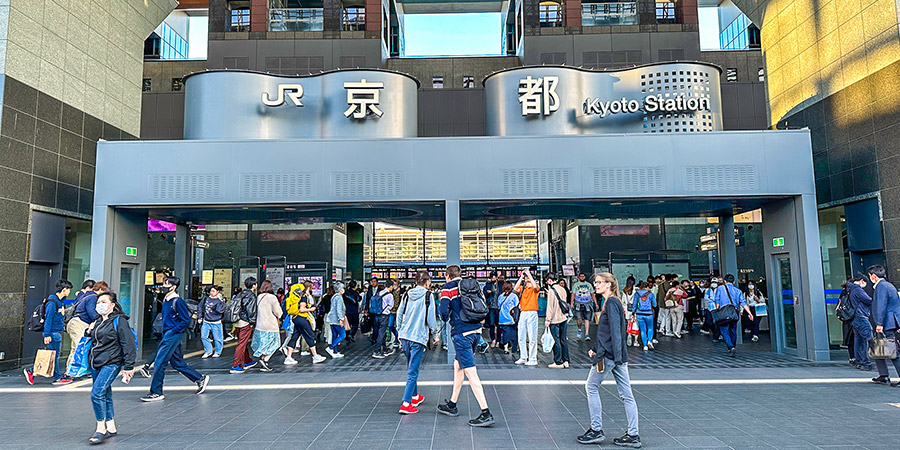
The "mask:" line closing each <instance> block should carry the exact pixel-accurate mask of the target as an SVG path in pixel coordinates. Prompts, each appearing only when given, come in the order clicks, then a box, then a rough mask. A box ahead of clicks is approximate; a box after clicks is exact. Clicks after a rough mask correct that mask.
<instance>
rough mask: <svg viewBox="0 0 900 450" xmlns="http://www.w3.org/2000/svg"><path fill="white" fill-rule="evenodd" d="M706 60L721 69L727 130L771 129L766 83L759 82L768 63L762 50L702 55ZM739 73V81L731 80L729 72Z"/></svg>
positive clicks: (705, 53) (723, 111)
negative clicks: (767, 107)
mask: <svg viewBox="0 0 900 450" xmlns="http://www.w3.org/2000/svg"><path fill="white" fill-rule="evenodd" d="M700 57H701V58H702V60H703V61H705V62H708V63H712V64H715V65H717V66H719V67H721V68H722V84H721V89H722V116H723V117H722V119H723V125H724V127H725V129H726V130H763V129H766V128H768V115H767V114H766V84H765V81H764V80H763V81H760V80H759V70H760V69H763V78H764V79H765V62H764V61H763V56H762V52H760V51H759V50H738V51H733V50H732V51H715V52H702V53H701V54H700ZM732 68H733V69H736V70H737V81H733V82H732V81H728V78H727V72H728V69H732Z"/></svg>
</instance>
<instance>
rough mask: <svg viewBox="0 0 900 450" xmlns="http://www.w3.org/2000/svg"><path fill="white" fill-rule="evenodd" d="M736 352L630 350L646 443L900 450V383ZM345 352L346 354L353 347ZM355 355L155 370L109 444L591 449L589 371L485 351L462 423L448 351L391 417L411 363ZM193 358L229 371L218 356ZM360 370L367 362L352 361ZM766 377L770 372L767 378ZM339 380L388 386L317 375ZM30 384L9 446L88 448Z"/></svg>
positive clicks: (11, 420) (83, 400) (128, 398)
mask: <svg viewBox="0 0 900 450" xmlns="http://www.w3.org/2000/svg"><path fill="white" fill-rule="evenodd" d="M691 341H693V342H691ZM576 345H580V344H576ZM759 345H760V344H757V346H759ZM704 349H706V350H704ZM366 350H367V349H366ZM740 350H741V353H740V355H739V357H738V359H737V360H731V361H732V362H729V360H725V359H724V358H722V359H721V361H722V363H721V364H720V363H718V361H720V359H719V357H717V356H716V353H721V349H719V348H718V347H712V346H711V345H709V344H707V343H706V340H705V339H699V338H695V339H692V340H688V341H678V342H668V341H663V345H661V346H660V350H658V351H657V352H656V353H654V354H651V355H643V354H642V352H641V351H640V350H638V351H637V352H631V353H632V355H631V359H630V361H631V363H630V364H631V365H632V366H633V368H632V378H633V379H635V380H636V381H635V383H636V384H635V387H634V391H635V395H636V398H637V402H638V407H639V410H640V415H641V417H640V420H641V422H640V427H641V437H642V439H643V441H644V445H645V447H646V448H654V449H657V448H682V449H683V448H779V449H780V448H859V449H861V448H870V449H893V450H896V449H897V448H900V426H898V424H900V407H898V406H900V389H893V388H888V387H883V386H875V385H873V384H871V383H867V382H865V378H864V377H868V376H870V374H864V373H861V372H858V371H855V370H853V369H851V368H849V367H845V366H842V365H839V364H815V363H809V362H805V361H800V360H796V359H792V358H790V357H785V356H779V355H774V354H772V353H768V352H765V351H764V350H765V348H759V347H757V348H754V347H752V346H750V345H749V344H747V345H743V346H741V348H740ZM709 351H711V352H712V353H708V352H709ZM346 353H348V355H349V354H351V351H349V348H348V350H347V351H346ZM358 353H359V354H358V355H356V356H348V358H346V359H345V360H344V361H341V362H340V363H339V364H336V363H335V362H334V361H332V360H329V361H328V362H326V363H324V364H322V365H317V366H315V367H312V368H311V367H308V366H309V364H308V363H303V364H301V365H300V366H295V367H290V368H286V367H284V366H280V364H276V366H277V367H278V370H277V371H276V372H275V373H271V374H264V373H259V372H253V373H248V374H245V375H225V374H224V373H222V370H221V369H220V368H215V369H214V368H213V367H209V368H206V369H201V370H205V371H207V372H210V373H212V374H213V375H212V376H213V380H212V387H211V389H210V390H209V391H208V392H207V393H205V394H203V395H200V396H197V395H193V394H192V393H190V392H187V391H185V390H178V389H175V388H170V389H169V390H168V391H167V392H166V394H167V398H166V400H165V401H164V402H161V403H156V404H142V403H141V402H140V401H138V399H137V397H138V396H139V395H142V394H143V392H145V389H146V386H147V385H148V381H149V380H146V379H136V380H134V381H132V383H131V385H130V386H127V387H124V386H122V385H120V384H118V382H117V385H116V387H117V392H116V397H115V399H116V418H117V422H118V424H119V429H120V436H118V437H116V438H114V440H113V441H109V442H107V443H106V444H105V447H114V448H128V449H131V448H135V449H139V448H152V449H169V448H171V449H203V448H216V449H221V448H256V449H263V448H273V449H281V448H291V449H293V448H309V449H316V450H320V449H321V450H325V449H355V448H364V449H367V450H377V449H388V448H397V449H468V448H478V449H556V448H571V449H574V448H583V447H582V446H580V445H579V444H577V443H576V442H575V440H574V438H575V436H576V435H578V434H579V433H580V432H582V431H583V430H584V428H586V426H587V424H588V421H589V419H588V415H587V405H586V402H585V394H584V388H583V385H582V384H581V382H580V380H583V378H584V377H585V376H586V369H585V368H583V367H579V368H576V369H569V370H556V371H554V370H551V369H546V368H523V367H520V366H515V365H511V364H509V362H508V361H507V355H491V354H489V355H486V356H483V357H480V358H482V361H484V362H485V364H484V365H483V366H482V367H481V369H480V371H479V372H480V375H481V377H482V379H484V380H486V381H487V382H489V383H491V384H489V385H488V386H486V393H487V396H488V402H489V404H490V407H491V411H492V412H493V414H494V416H495V417H496V418H497V424H496V425H495V426H494V427H493V428H490V429H471V428H470V427H468V425H466V419H467V418H469V417H474V416H476V415H477V414H478V407H477V404H476V403H475V401H474V398H473V397H472V396H471V391H470V390H469V389H468V388H467V387H466V388H464V389H463V396H462V397H461V399H460V412H461V415H460V417H458V418H451V417H445V416H442V415H438V414H437V413H436V411H435V409H434V408H435V405H436V403H437V401H438V400H439V399H442V398H445V397H449V393H450V387H449V386H448V385H447V384H448V382H449V381H450V380H451V378H452V375H451V373H450V370H449V369H448V368H447V366H446V364H445V358H446V356H445V353H443V352H440V351H438V352H429V353H431V355H430V356H429V358H430V361H429V363H428V364H427V365H426V366H425V368H424V369H423V371H422V374H421V376H420V380H421V381H422V382H429V383H430V384H429V385H427V386H423V387H421V388H420V392H421V393H422V394H424V395H425V396H426V403H425V404H424V405H423V407H422V411H421V412H420V413H419V414H416V415H413V416H404V417H401V416H399V415H398V414H397V407H398V404H399V399H400V396H401V394H402V387H401V385H400V384H401V383H402V381H404V380H405V373H404V371H403V364H404V361H403V359H402V357H394V358H393V359H390V358H389V359H388V360H384V361H375V360H371V358H365V355H364V353H365V352H364V351H363V349H362V348H361V349H359V350H358ZM491 358H494V360H495V361H496V362H491ZM574 358H575V356H574V352H573V359H574ZM223 359H224V358H223ZM276 360H277V361H279V362H280V359H276ZM354 360H355V361H356V362H355V363H354ZM194 362H198V363H202V364H203V365H209V366H213V365H218V366H220V367H221V366H222V365H227V361H223V360H218V361H216V360H203V361H200V360H196V361H194ZM487 362H491V363H490V364H487ZM751 363H753V364H751ZM354 364H357V365H362V366H364V367H367V368H366V369H359V370H355V369H352V368H351V366H353V365H354ZM692 364H693V365H692ZM754 364H755V365H754ZM198 365H200V364H198ZM339 367H340V368H339ZM771 379H777V380H773V381H766V380H771ZM830 379H836V380H838V381H839V382H837V383H830V382H827V380H830ZM521 380H524V381H521ZM567 380H573V382H571V383H570V382H568V381H567ZM725 380H732V381H725ZM339 382H340V383H354V382H391V383H389V384H378V383H370V384H369V385H354V384H345V385H339V386H335V385H332V384H324V383H339ZM298 383H309V384H308V385H302V386H301V385H298ZM23 385H24V381H23V380H22V378H21V376H15V374H10V376H7V377H0V418H2V419H0V436H4V439H3V440H2V441H0V448H16V449H19V448H41V449H54V448H66V449H69V448H79V447H81V446H82V445H86V444H85V441H86V439H87V437H89V436H90V434H91V432H92V430H93V417H92V414H91V407H90V401H89V394H88V393H87V392H86V391H85V390H84V389H86V387H82V388H78V387H72V386H67V387H62V388H51V389H48V390H46V391H39V390H35V389H33V388H31V387H28V386H27V385H26V386H23ZM187 385H188V382H187V381H186V380H185V379H184V378H183V377H181V376H180V375H177V374H172V375H170V376H169V377H167V387H175V386H183V387H186V386H187ZM22 391H24V392H22ZM602 400H603V403H604V407H605V410H604V429H605V431H606V433H607V436H609V437H610V438H611V437H613V436H618V435H621V434H622V433H623V430H624V426H625V417H624V411H623V408H622V404H621V400H619V398H618V396H617V395H616V393H615V386H614V385H604V391H603V393H602ZM892 404H893V405H892ZM48 424H50V425H48ZM604 446H611V444H605V445H604Z"/></svg>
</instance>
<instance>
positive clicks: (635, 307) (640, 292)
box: [631, 289, 656, 316]
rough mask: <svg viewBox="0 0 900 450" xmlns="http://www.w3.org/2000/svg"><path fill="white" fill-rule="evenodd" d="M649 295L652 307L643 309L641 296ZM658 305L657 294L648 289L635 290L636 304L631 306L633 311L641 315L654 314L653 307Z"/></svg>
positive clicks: (648, 298)
mask: <svg viewBox="0 0 900 450" xmlns="http://www.w3.org/2000/svg"><path fill="white" fill-rule="evenodd" d="M645 295H646V296H647V301H649V302H650V309H641V297H643V296H645ZM655 307H656V296H655V295H653V293H652V292H650V291H648V290H646V289H638V290H636V291H634V304H632V306H631V312H632V313H634V314H637V315H639V316H647V315H650V316H652V315H653V308H655Z"/></svg>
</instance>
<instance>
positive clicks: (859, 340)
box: [850, 314, 872, 366]
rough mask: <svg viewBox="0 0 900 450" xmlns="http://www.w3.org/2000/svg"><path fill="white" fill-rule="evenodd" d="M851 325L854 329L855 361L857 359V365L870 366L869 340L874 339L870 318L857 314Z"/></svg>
mask: <svg viewBox="0 0 900 450" xmlns="http://www.w3.org/2000/svg"><path fill="white" fill-rule="evenodd" d="M850 325H851V326H852V327H853V354H854V359H856V363H857V364H860V365H863V366H868V365H869V364H872V361H871V360H870V359H869V339H872V324H871V323H869V318H868V317H864V316H863V315H862V314H857V315H856V317H854V318H853V320H852V321H850Z"/></svg>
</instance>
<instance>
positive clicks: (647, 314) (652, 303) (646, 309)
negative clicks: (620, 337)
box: [631, 281, 656, 350]
mask: <svg viewBox="0 0 900 450" xmlns="http://www.w3.org/2000/svg"><path fill="white" fill-rule="evenodd" d="M651 287H652V286H651V285H650V283H647V282H646V281H645V282H643V283H641V284H640V285H639V286H638V289H637V291H635V292H634V303H633V304H632V305H631V312H632V313H633V314H634V319H635V320H637V323H638V327H639V328H640V329H641V341H642V342H643V343H644V350H652V349H653V309H654V308H656V296H655V295H653V293H652V292H650V288H651Z"/></svg>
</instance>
